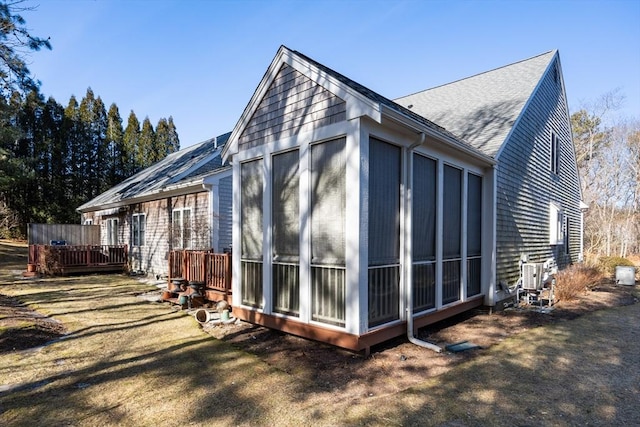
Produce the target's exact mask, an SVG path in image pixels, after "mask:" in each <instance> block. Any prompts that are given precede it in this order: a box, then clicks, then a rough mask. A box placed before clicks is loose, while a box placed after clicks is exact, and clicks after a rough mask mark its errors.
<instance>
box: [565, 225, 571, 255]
mask: <svg viewBox="0 0 640 427" xmlns="http://www.w3.org/2000/svg"><path fill="white" fill-rule="evenodd" d="M564 253H565V255H569V253H570V252H569V216H568V215H565V216H564Z"/></svg>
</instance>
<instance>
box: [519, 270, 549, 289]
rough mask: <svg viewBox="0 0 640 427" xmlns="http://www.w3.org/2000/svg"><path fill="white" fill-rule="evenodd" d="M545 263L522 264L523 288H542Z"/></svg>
mask: <svg viewBox="0 0 640 427" xmlns="http://www.w3.org/2000/svg"><path fill="white" fill-rule="evenodd" d="M543 275H544V264H543V263H526V264H522V289H525V290H529V291H538V290H540V289H542V284H543V283H542V278H543Z"/></svg>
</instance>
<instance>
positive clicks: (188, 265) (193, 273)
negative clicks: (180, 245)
mask: <svg viewBox="0 0 640 427" xmlns="http://www.w3.org/2000/svg"><path fill="white" fill-rule="evenodd" d="M174 278H180V279H185V280H186V281H187V282H189V283H191V282H202V283H203V284H204V289H203V291H204V298H205V299H206V300H208V301H220V300H223V299H224V300H226V301H227V302H229V303H230V302H231V254H218V253H214V252H212V251H194V250H173V251H171V252H170V253H169V282H171V281H172V279H174Z"/></svg>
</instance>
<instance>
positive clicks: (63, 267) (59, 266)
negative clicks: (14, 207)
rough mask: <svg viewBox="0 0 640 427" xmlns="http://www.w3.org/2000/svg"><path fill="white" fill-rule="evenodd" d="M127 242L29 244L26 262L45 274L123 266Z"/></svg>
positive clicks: (121, 267) (114, 268)
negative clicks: (117, 243)
mask: <svg viewBox="0 0 640 427" xmlns="http://www.w3.org/2000/svg"><path fill="white" fill-rule="evenodd" d="M127 261H128V253H127V245H60V246H57V245H29V264H32V265H35V266H36V269H37V270H38V271H39V272H41V273H46V274H60V273H62V274H64V273H67V272H73V271H81V270H86V271H90V269H94V268H95V269H110V270H118V269H124V268H125V266H126V265H127Z"/></svg>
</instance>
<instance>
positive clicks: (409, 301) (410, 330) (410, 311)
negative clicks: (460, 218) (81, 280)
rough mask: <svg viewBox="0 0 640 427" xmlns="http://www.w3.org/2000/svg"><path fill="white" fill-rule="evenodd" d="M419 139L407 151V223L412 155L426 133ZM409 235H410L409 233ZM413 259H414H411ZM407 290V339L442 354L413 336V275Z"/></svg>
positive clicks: (409, 237) (435, 346)
mask: <svg viewBox="0 0 640 427" xmlns="http://www.w3.org/2000/svg"><path fill="white" fill-rule="evenodd" d="M418 138H419V139H418V140H417V141H416V142H414V143H413V144H411V146H409V149H408V150H407V154H408V161H407V164H408V165H409V176H408V177H407V181H406V182H407V188H408V190H407V191H406V192H405V208H406V215H407V217H408V218H411V220H410V221H407V223H412V222H413V218H412V217H411V214H410V213H409V207H411V206H412V205H411V200H410V199H411V191H412V190H413V188H412V186H411V185H410V184H409V180H410V179H413V159H412V154H413V151H414V150H415V149H416V148H417V147H419V146H420V145H422V144H423V143H424V140H425V134H424V132H420V136H419V137H418ZM409 231H411V227H410V228H409ZM407 234H409V233H407ZM407 240H408V241H411V236H407ZM411 259H413V257H411ZM412 268H413V266H412V265H411V264H409V268H408V269H406V270H405V271H407V270H409V271H410V270H411V269H412ZM404 282H405V284H406V286H407V288H406V292H405V295H406V296H407V339H408V340H409V342H410V343H412V344H415V345H417V346H420V347H424V348H428V349H429V350H433V351H435V352H437V353H441V352H442V348H440V347H438V346H437V345H435V344H431V343H430V342H426V341H422V340H420V339H418V338H416V337H415V336H414V335H413V275H412V274H407V277H406V280H405V281H404Z"/></svg>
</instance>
